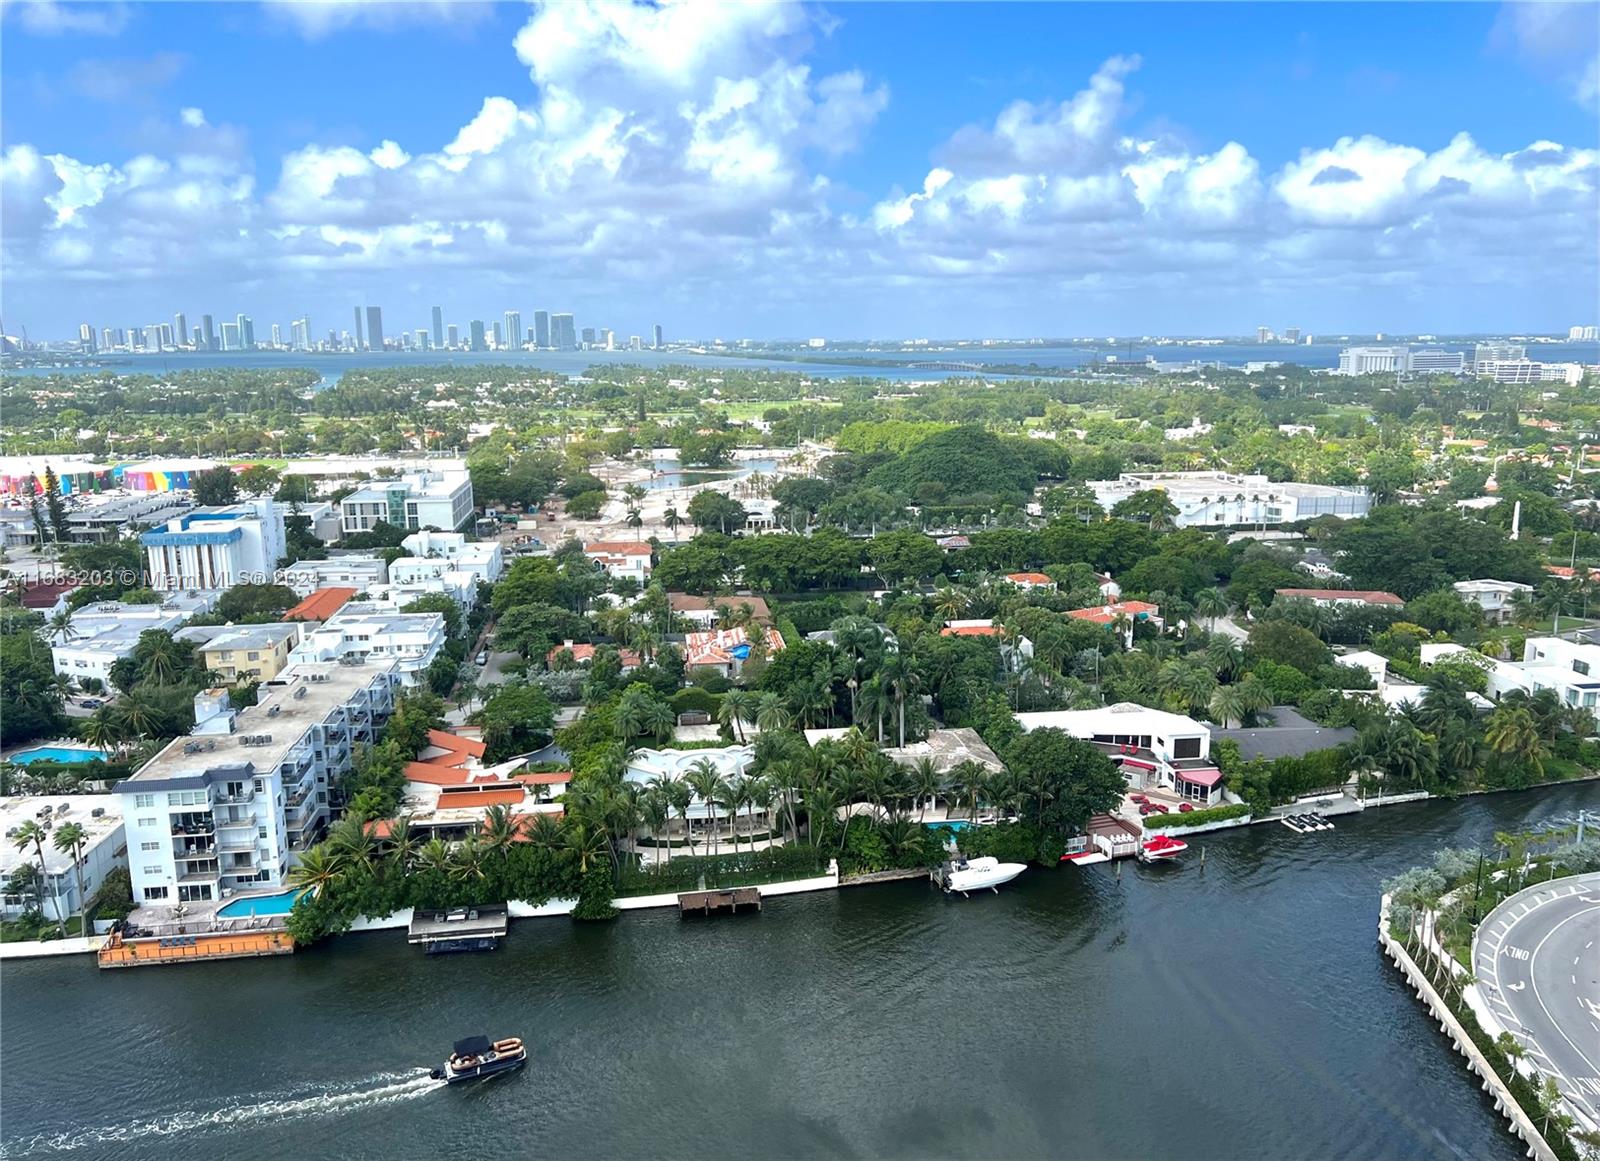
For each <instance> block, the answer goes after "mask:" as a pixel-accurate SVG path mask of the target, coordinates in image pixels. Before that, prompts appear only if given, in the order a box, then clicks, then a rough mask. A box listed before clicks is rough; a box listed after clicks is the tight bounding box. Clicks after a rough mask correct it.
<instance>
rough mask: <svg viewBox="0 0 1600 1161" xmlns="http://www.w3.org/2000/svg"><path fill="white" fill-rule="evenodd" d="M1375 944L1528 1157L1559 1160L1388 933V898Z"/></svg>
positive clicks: (1381, 910) (1424, 976)
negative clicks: (1473, 1076) (1477, 1082)
mask: <svg viewBox="0 0 1600 1161" xmlns="http://www.w3.org/2000/svg"><path fill="white" fill-rule="evenodd" d="M1378 942H1379V944H1380V945H1382V947H1383V950H1384V954H1385V955H1387V956H1388V957H1389V959H1390V960H1392V961H1393V962H1394V965H1395V967H1397V968H1399V969H1400V973H1401V974H1402V975H1403V976H1405V979H1406V983H1407V984H1409V985H1410V987H1411V990H1412V991H1414V992H1415V993H1416V995H1417V999H1419V1000H1421V1001H1422V1003H1423V1004H1424V1005H1426V1007H1427V1009H1428V1012H1429V1014H1430V1015H1431V1016H1432V1017H1433V1018H1434V1020H1435V1021H1437V1022H1438V1025H1439V1030H1440V1031H1441V1032H1443V1033H1444V1034H1445V1035H1446V1036H1448V1037H1449V1038H1450V1042H1451V1044H1452V1045H1453V1046H1454V1047H1455V1050H1456V1052H1457V1053H1459V1054H1460V1055H1461V1056H1462V1057H1464V1058H1465V1060H1466V1064H1467V1067H1468V1068H1469V1069H1470V1070H1471V1071H1472V1072H1473V1073H1474V1074H1475V1075H1476V1076H1477V1077H1478V1078H1479V1080H1480V1082H1481V1083H1480V1084H1479V1087H1480V1088H1481V1089H1482V1090H1483V1091H1484V1092H1486V1093H1488V1094H1489V1095H1490V1097H1491V1098H1492V1099H1493V1100H1494V1107H1495V1111H1496V1112H1498V1113H1500V1115H1502V1116H1503V1117H1505V1118H1506V1120H1507V1121H1509V1122H1510V1130H1511V1132H1512V1133H1514V1134H1516V1135H1517V1136H1518V1137H1519V1138H1521V1139H1522V1142H1523V1144H1525V1145H1526V1146H1527V1147H1528V1148H1527V1155H1528V1156H1529V1157H1532V1158H1534V1159H1535V1161H1559V1158H1557V1156H1556V1153H1555V1150H1553V1149H1552V1148H1550V1146H1549V1145H1548V1144H1546V1143H1545V1139H1544V1137H1542V1136H1541V1135H1540V1133H1539V1129H1538V1126H1537V1125H1535V1124H1534V1123H1533V1121H1532V1120H1531V1119H1530V1118H1529V1116H1528V1114H1527V1113H1526V1112H1524V1111H1523V1108H1522V1106H1521V1105H1520V1104H1518V1103H1517V1098H1516V1097H1514V1096H1512V1095H1511V1090H1510V1089H1509V1088H1508V1087H1506V1082H1505V1081H1503V1080H1501V1079H1500V1075H1499V1073H1497V1072H1495V1070H1494V1066H1493V1065H1491V1064H1490V1063H1489V1060H1488V1058H1487V1057H1485V1056H1484V1054H1483V1052H1482V1051H1481V1050H1480V1049H1479V1048H1478V1046H1477V1045H1476V1044H1475V1043H1473V1040H1472V1037H1471V1036H1469V1035H1468V1034H1467V1030H1466V1029H1465V1028H1463V1027H1462V1026H1461V1021H1460V1020H1458V1019H1456V1014H1455V1013H1454V1012H1452V1011H1451V1010H1450V1006H1449V1005H1448V1004H1446V1003H1445V1002H1444V999H1443V998H1442V997H1441V996H1440V995H1439V993H1438V992H1437V991H1435V990H1434V987H1433V983H1432V982H1431V981H1430V980H1429V979H1428V976H1427V973H1425V972H1424V971H1423V970H1422V969H1421V968H1420V967H1418V966H1417V964H1416V961H1415V960H1413V959H1412V958H1411V953H1410V952H1408V951H1407V950H1406V949H1405V947H1404V945H1402V944H1401V943H1400V941H1399V940H1397V939H1396V938H1395V937H1394V936H1393V935H1391V934H1390V933H1389V896H1388V895H1385V896H1384V897H1383V902H1382V903H1381V904H1380V905H1379V908H1378Z"/></svg>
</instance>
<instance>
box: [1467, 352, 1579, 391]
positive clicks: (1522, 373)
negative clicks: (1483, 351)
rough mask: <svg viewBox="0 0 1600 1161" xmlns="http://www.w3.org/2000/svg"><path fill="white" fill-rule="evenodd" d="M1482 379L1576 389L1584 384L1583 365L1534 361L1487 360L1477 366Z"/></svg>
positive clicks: (1479, 376)
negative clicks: (1560, 384) (1559, 384)
mask: <svg viewBox="0 0 1600 1161" xmlns="http://www.w3.org/2000/svg"><path fill="white" fill-rule="evenodd" d="M1477 374H1478V378H1480V379H1493V380H1494V381H1495V382H1496V383H1565V384H1566V385H1567V386H1568V387H1576V386H1577V385H1578V384H1579V383H1582V382H1583V365H1582V364H1581V363H1538V362H1535V361H1534V360H1532V359H1485V360H1483V361H1482V362H1480V363H1479V364H1478V366H1477Z"/></svg>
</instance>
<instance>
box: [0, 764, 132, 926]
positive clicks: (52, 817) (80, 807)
mask: <svg viewBox="0 0 1600 1161" xmlns="http://www.w3.org/2000/svg"><path fill="white" fill-rule="evenodd" d="M120 811H121V803H119V802H118V801H117V797H116V795H114V794H74V795H71V796H70V797H68V796H65V795H39V794H35V795H22V796H21V797H17V798H0V829H3V830H4V831H5V834H6V841H5V842H4V843H0V884H4V883H5V882H7V881H8V880H9V879H10V878H11V876H12V874H13V873H14V872H15V871H16V870H17V868H19V867H21V866H22V865H23V864H27V865H29V866H32V867H38V866H39V856H38V853H37V852H36V851H35V850H34V848H33V847H31V846H27V847H23V848H22V849H20V850H19V849H18V848H17V845H16V843H15V842H13V841H12V837H11V836H12V835H14V834H15V833H16V831H17V830H18V829H19V828H20V827H21V826H22V824H23V823H25V822H36V823H38V824H39V825H40V826H42V827H44V828H45V829H46V830H48V831H50V832H51V833H50V834H49V835H47V836H45V840H44V870H43V872H42V875H41V878H40V881H39V899H38V907H39V910H40V911H41V912H42V913H43V914H44V917H45V918H46V919H49V920H55V919H58V918H66V917H69V916H71V915H74V914H76V913H77V912H78V911H81V910H82V909H83V903H84V895H87V897H88V898H91V899H92V898H94V893H95V892H96V891H98V890H99V889H100V884H101V883H103V882H104V881H105V877H106V875H107V874H108V873H109V872H111V871H112V870H114V869H115V868H117V867H126V866H127V865H128V846H127V843H126V841H125V840H124V838H123V828H122V815H121V813H120ZM68 823H76V824H77V825H79V826H81V827H82V828H83V830H84V841H83V864H82V868H81V869H82V872H83V892H84V895H80V894H79V891H78V872H77V871H75V870H74V869H73V866H72V864H73V856H72V852H71V851H60V850H57V849H56V847H55V844H54V843H53V842H52V841H51V840H52V839H53V838H54V837H55V834H54V832H55V831H57V830H60V829H61V828H62V827H63V826H66V825H67V824H68ZM33 905H34V900H33V898H32V896H30V895H22V894H16V895H12V894H5V895H0V914H3V915H4V916H5V917H6V918H7V919H15V918H16V917H17V916H18V915H21V914H22V913H23V912H24V911H26V910H27V909H28V908H29V907H32V906H33ZM58 907H59V910H58Z"/></svg>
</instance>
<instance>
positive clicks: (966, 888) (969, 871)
mask: <svg viewBox="0 0 1600 1161" xmlns="http://www.w3.org/2000/svg"><path fill="white" fill-rule="evenodd" d="M1027 869H1028V865H1027V864H1026V863H1002V862H1001V861H1000V860H999V859H997V858H994V857H993V856H992V855H984V856H982V857H980V858H976V859H952V860H951V861H950V862H948V863H946V864H944V866H942V867H940V868H939V869H938V870H936V871H934V872H933V875H932V878H933V881H934V882H935V883H937V884H939V886H940V887H941V888H943V889H944V891H945V893H946V894H949V893H950V892H951V891H959V892H961V894H963V895H968V894H970V893H972V892H973V891H982V890H984V889H985V888H987V889H988V890H990V891H998V890H999V888H1001V887H1003V886H1004V885H1005V884H1007V883H1009V882H1011V880H1012V879H1015V878H1016V877H1017V876H1018V875H1020V874H1022V872H1023V871H1026V870H1027Z"/></svg>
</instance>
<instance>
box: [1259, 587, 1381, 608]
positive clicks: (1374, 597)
mask: <svg viewBox="0 0 1600 1161" xmlns="http://www.w3.org/2000/svg"><path fill="white" fill-rule="evenodd" d="M1278 596H1280V597H1288V598H1289V599H1291V600H1294V599H1297V598H1300V599H1304V600H1308V601H1358V602H1360V603H1361V604H1363V605H1403V604H1405V602H1404V601H1403V600H1401V599H1400V598H1399V597H1397V596H1395V595H1394V594H1393V593H1386V592H1383V591H1382V590H1379V589H1279V590H1278Z"/></svg>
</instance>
